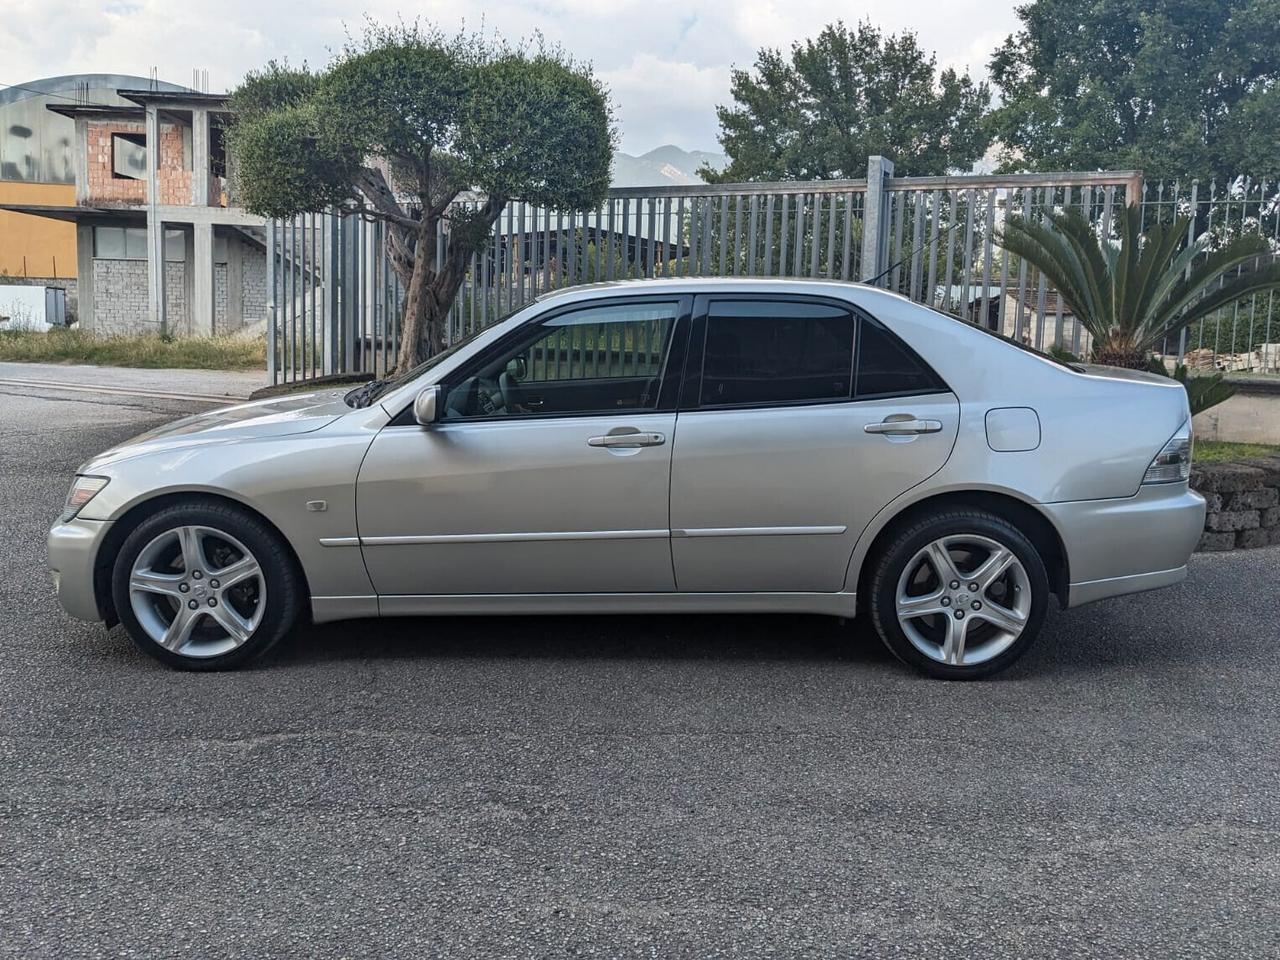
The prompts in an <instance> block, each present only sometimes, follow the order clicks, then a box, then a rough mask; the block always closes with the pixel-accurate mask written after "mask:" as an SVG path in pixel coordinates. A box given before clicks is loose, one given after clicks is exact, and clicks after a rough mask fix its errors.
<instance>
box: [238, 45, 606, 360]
mask: <svg viewBox="0 0 1280 960" xmlns="http://www.w3.org/2000/svg"><path fill="white" fill-rule="evenodd" d="M230 108H231V114H232V123H231V129H230V134H229V143H230V148H231V153H232V157H233V159H234V169H235V172H236V180H237V185H238V189H239V191H240V197H241V202H242V203H243V204H244V206H245V207H246V208H247V209H248V210H250V211H252V212H254V213H257V214H259V215H262V216H266V217H288V216H292V215H294V214H298V213H304V212H318V211H321V210H324V209H327V208H330V207H337V208H339V209H342V210H346V211H351V212H355V213H358V214H360V215H362V216H364V217H367V218H369V219H371V220H380V221H382V222H383V223H385V224H386V227H387V231H386V234H387V237H388V246H389V260H390V263H391V265H392V268H393V269H394V270H395V271H396V273H397V274H398V275H399V277H400V280H401V282H402V283H403V285H404V288H405V291H406V293H405V300H404V323H403V326H402V330H403V338H402V340H401V344H400V353H399V357H398V363H397V369H398V370H400V371H403V370H407V369H409V368H410V367H413V366H415V365H416V364H418V363H420V362H421V361H422V360H424V359H426V358H428V357H430V356H431V355H432V354H433V353H435V352H436V351H438V350H439V349H440V348H441V347H442V346H443V345H444V331H445V323H446V320H447V317H448V313H449V309H450V307H451V306H452V304H453V301H454V298H455V297H456V295H457V293H458V289H459V287H460V286H461V284H462V281H463V280H464V278H465V275H466V270H467V264H468V263H469V261H470V258H471V255H472V254H473V253H475V252H477V251H478V250H480V249H481V248H482V247H483V245H484V244H485V241H486V239H487V238H488V237H489V236H490V235H491V232H492V230H493V226H494V223H495V222H496V221H497V219H498V216H499V215H500V214H501V212H502V210H503V208H504V207H505V206H506V204H507V203H508V202H510V201H513V200H523V201H527V202H529V203H533V204H535V205H538V206H542V207H550V208H555V209H561V210H585V209H591V208H594V207H597V206H598V205H599V204H600V203H601V202H602V200H603V199H604V196H605V192H606V190H607V189H608V186H609V168H610V164H611V161H612V156H613V148H614V140H615V132H614V128H613V122H612V114H611V110H610V106H609V101H608V96H607V94H606V92H605V90H604V88H603V86H602V85H601V83H600V82H599V81H598V80H597V79H596V78H595V76H594V75H593V74H592V72H591V69H590V68H589V67H588V66H585V65H582V64H579V63H576V62H574V61H573V60H571V59H569V58H568V57H566V56H565V55H564V54H562V53H561V52H560V51H559V50H556V49H550V48H548V47H546V46H544V45H542V44H541V43H540V42H539V43H536V44H534V45H533V46H529V47H526V46H521V47H509V46H507V45H506V44H504V43H502V42H500V41H496V40H493V41H491V40H489V39H487V38H485V37H483V36H480V35H478V34H466V33H463V34H458V35H457V36H452V37H446V36H445V35H443V34H442V33H441V32H440V31H439V30H437V29H435V28H432V27H427V26H424V25H422V24H419V23H417V22H415V23H411V24H405V23H398V24H395V25H391V26H381V25H378V24H370V25H368V26H367V27H366V28H365V30H364V32H363V34H362V35H361V36H360V37H359V38H357V39H353V40H349V41H348V42H347V44H346V45H345V46H344V47H343V48H342V50H341V51H340V52H339V53H338V54H337V55H336V56H335V57H334V60H333V62H332V63H331V64H330V66H329V67H328V69H327V70H324V71H321V72H313V71H311V70H309V69H308V68H306V67H305V66H303V67H302V68H293V67H290V66H289V65H288V64H287V63H284V64H281V63H275V62H272V63H269V64H268V65H267V66H266V67H265V68H263V69H261V70H258V71H254V72H251V73H250V74H248V75H247V76H246V77H245V79H244V81H243V83H242V84H241V85H240V86H239V87H238V88H237V89H236V90H235V91H233V93H232V95H231V98H230ZM460 200H462V201H466V202H459V201H460ZM438 231H439V233H440V234H441V235H443V237H444V243H443V244H441V245H439V246H441V247H442V249H441V250H438V249H437V246H438V244H437V241H436V238H437V232H438Z"/></svg>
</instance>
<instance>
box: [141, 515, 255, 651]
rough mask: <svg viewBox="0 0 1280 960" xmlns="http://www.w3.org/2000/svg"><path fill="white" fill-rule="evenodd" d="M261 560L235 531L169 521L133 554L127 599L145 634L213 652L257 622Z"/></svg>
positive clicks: (230, 646)
mask: <svg viewBox="0 0 1280 960" xmlns="http://www.w3.org/2000/svg"><path fill="white" fill-rule="evenodd" d="M266 600H267V584H266V579H265V578H264V577H263V574H262V567H261V565H260V564H259V563H258V561H257V559H256V558H255V557H254V556H253V554H252V553H250V552H249V549H248V548H247V547H246V546H245V545H244V544H242V543H241V542H240V541H239V540H237V539H236V538H235V537H232V536H230V535H228V534H226V533H224V532H223V531H221V530H215V529H213V528H212V527H200V526H188V527H175V528H174V529H172V530H167V531H165V532H164V533H162V534H160V535H159V536H158V537H156V538H155V539H154V540H152V541H151V542H150V543H148V544H147V545H146V546H145V547H143V548H142V552H141V553H139V554H138V557H137V559H136V560H134V561H133V569H132V570H131V571H130V572H129V604H130V606H131V607H132V608H133V614H134V616H135V617H137V618H138V623H140V624H141V625H142V629H143V630H145V631H146V632H147V636H149V637H150V638H151V639H152V640H154V641H155V642H156V643H158V644H159V645H160V646H162V647H164V648H165V649H166V650H169V651H171V652H173V653H178V654H181V655H182V656H184V657H216V656H221V655H222V654H224V653H230V652H231V651H232V650H234V649H236V648H237V647H239V646H240V645H241V644H243V643H245V641H247V640H248V639H249V638H250V637H251V636H253V632H254V631H255V630H257V629H258V624H260V623H261V622H262V615H263V613H264V611H265V610H266Z"/></svg>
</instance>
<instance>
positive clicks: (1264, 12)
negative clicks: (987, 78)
mask: <svg viewBox="0 0 1280 960" xmlns="http://www.w3.org/2000/svg"><path fill="white" fill-rule="evenodd" d="M1018 16H1019V18H1020V19H1021V21H1022V28H1021V29H1020V30H1019V31H1018V32H1017V33H1015V34H1013V35H1012V36H1010V37H1009V38H1008V39H1006V40H1005V42H1004V44H1003V45H1002V46H1001V47H1000V48H999V49H998V50H997V51H996V52H995V55H994V56H993V58H992V60H991V76H992V79H993V80H994V82H995V84H996V87H997V89H998V91H999V93H1000V95H1001V99H1002V101H1003V103H1002V105H1001V106H1000V107H999V108H998V109H997V110H995V111H994V113H993V114H992V117H991V129H992V132H993V133H994V135H995V137H996V139H997V140H998V141H999V142H1000V143H1001V145H1002V162H1003V166H1004V167H1005V168H1006V169H1010V170H1019V169H1027V170H1050V169H1052V170H1091V169H1099V168H1111V169H1116V168H1140V169H1142V170H1144V171H1145V173H1146V174H1147V175H1148V176H1154V177H1176V176H1183V177H1185V176H1201V177H1208V176H1214V175H1216V176H1219V177H1231V176H1235V175H1238V174H1240V173H1252V174H1254V175H1260V174H1266V173H1275V172H1276V171H1277V167H1280V162H1278V161H1277V158H1280V125H1277V123H1276V117H1277V116H1280V0H1083V2H1082V0H1031V2H1029V3H1027V4H1026V5H1025V6H1021V7H1019V8H1018Z"/></svg>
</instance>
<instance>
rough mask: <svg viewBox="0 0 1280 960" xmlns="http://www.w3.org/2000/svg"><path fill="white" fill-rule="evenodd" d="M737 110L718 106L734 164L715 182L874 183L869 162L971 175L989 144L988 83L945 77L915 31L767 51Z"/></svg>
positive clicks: (870, 31)
mask: <svg viewBox="0 0 1280 960" xmlns="http://www.w3.org/2000/svg"><path fill="white" fill-rule="evenodd" d="M731 93H732V96H733V99H734V104H733V105H732V106H720V107H717V108H716V114H717V116H718V117H719V119H720V144H721V146H722V147H723V148H724V151H725V153H726V154H728V156H729V158H730V162H729V165H728V167H726V168H725V169H724V170H723V171H720V172H716V171H714V170H711V169H709V168H707V167H704V168H703V169H702V170H701V171H699V172H700V174H701V175H702V176H703V177H705V178H706V179H707V180H708V181H710V182H713V183H714V182H721V183H725V182H733V181H738V180H809V179H819V180H829V179H837V178H841V177H861V176H865V174H866V170H867V157H868V156H870V155H871V154H882V155H884V156H886V157H889V158H890V159H891V160H893V162H894V164H895V165H896V168H897V172H898V173H899V174H900V175H906V174H911V175H919V176H927V175H930V174H943V173H947V172H950V171H955V170H963V169H967V168H968V167H969V166H971V165H972V164H973V162H974V161H975V160H977V159H978V158H979V157H981V156H982V154H983V151H984V150H985V149H986V147H987V142H988V141H987V138H986V135H985V133H984V129H983V125H982V122H981V121H982V117H983V112H984V111H985V110H986V108H987V104H988V103H989V102H990V93H989V91H988V89H987V86H986V84H985V83H978V84H975V83H974V82H973V81H972V80H971V79H970V78H969V77H968V76H967V75H964V76H961V75H960V74H957V73H956V71H954V70H951V69H946V70H942V71H941V72H939V71H938V69H937V61H936V59H935V58H934V57H933V56H932V55H931V54H927V53H925V51H923V50H922V49H921V48H920V45H919V44H918V43H917V41H916V36H915V34H913V33H909V32H908V33H903V34H901V35H897V36H895V35H892V34H890V35H884V34H882V33H881V32H880V31H879V30H877V29H876V28H875V27H873V26H872V25H871V24H870V23H868V22H865V21H864V22H862V23H859V24H858V25H857V27H856V28H855V29H854V30H849V29H847V28H846V27H845V25H844V24H843V23H839V22H837V23H833V24H830V25H829V26H827V27H825V28H824V29H823V30H822V32H821V33H819V34H818V36H817V37H816V38H815V39H812V40H806V41H805V42H803V43H796V44H793V45H792V47H791V52H790V54H789V55H784V54H783V53H782V52H781V51H779V50H773V49H768V48H766V49H763V50H761V51H760V52H759V55H758V56H757V58H756V63H755V68H754V70H751V71H748V70H734V71H733V74H732V78H731Z"/></svg>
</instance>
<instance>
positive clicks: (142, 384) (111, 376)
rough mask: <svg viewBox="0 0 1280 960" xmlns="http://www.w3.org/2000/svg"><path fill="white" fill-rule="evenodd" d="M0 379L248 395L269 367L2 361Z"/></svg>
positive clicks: (264, 380)
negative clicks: (187, 367) (182, 367)
mask: <svg viewBox="0 0 1280 960" xmlns="http://www.w3.org/2000/svg"><path fill="white" fill-rule="evenodd" d="M0 380H31V381H43V382H44V383H49V382H53V381H57V382H60V383H74V384H77V385H81V386H90V387H92V386H103V387H110V388H112V389H115V390H127V389H139V390H163V391H167V392H169V393H187V394H198V395H205V396H220V397H222V396H225V397H234V398H243V397H247V396H248V395H249V394H250V393H252V392H253V391H254V390H257V389H258V388H259V387H264V386H266V384H267V373H266V371H265V370H167V369H166V370H146V369H139V368H136V367H98V366H91V365H88V364H75V363H0Z"/></svg>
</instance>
